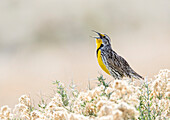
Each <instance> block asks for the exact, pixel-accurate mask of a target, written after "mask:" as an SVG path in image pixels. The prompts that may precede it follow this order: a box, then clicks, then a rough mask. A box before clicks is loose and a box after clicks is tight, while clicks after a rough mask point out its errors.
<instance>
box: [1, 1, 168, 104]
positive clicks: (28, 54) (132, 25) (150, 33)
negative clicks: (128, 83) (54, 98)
mask: <svg viewBox="0 0 170 120" xmlns="http://www.w3.org/2000/svg"><path fill="white" fill-rule="evenodd" d="M91 30H96V31H98V32H102V33H106V34H108V35H109V36H110V38H111V39H112V48H113V49H114V50H115V51H116V52H117V53H118V54H120V55H121V56H123V57H124V58H125V59H126V60H127V61H128V62H129V64H130V65H131V66H132V68H133V69H134V70H135V71H137V72H138V73H139V74H141V75H143V76H148V77H149V78H154V75H156V74H157V73H158V72H159V70H160V69H164V68H169V69H170V54H169V53H170V1H169V0H149V1H148V0H128V1H127V0H107V1H106V0H84V1H80V0H67V1H66V0H27V1H25V0H1V1H0V106H2V105H6V104H7V105H9V106H10V107H14V105H15V104H17V103H18V98H19V97H20V96H21V95H23V94H29V95H30V96H31V98H32V100H33V101H36V100H41V98H40V97H41V96H47V97H48V96H51V94H53V87H54V86H53V84H52V83H53V81H55V80H60V81H61V82H62V83H64V84H65V86H66V87H68V86H69V84H70V83H71V81H74V83H75V84H76V85H77V88H78V89H80V90H86V89H87V86H88V81H89V80H94V79H95V78H96V77H97V76H99V73H102V74H103V75H104V77H106V78H108V79H110V80H112V79H113V78H112V77H110V76H108V75H106V74H105V73H104V72H103V71H102V70H101V69H100V67H99V65H98V64H97V60H96V54H95V53H96V51H95V47H96V45H95V40H94V39H92V38H90V37H89V36H95V35H96V34H94V33H92V32H91ZM95 82H96V81H95ZM48 98H49V97H48Z"/></svg>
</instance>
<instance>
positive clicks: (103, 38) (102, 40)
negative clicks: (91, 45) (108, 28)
mask: <svg viewBox="0 0 170 120" xmlns="http://www.w3.org/2000/svg"><path fill="white" fill-rule="evenodd" d="M92 31H93V32H95V33H97V34H98V35H99V36H98V37H93V38H96V44H97V46H101V45H103V46H106V45H110V38H109V36H108V35H106V34H102V33H99V32H96V31H94V30H92Z"/></svg>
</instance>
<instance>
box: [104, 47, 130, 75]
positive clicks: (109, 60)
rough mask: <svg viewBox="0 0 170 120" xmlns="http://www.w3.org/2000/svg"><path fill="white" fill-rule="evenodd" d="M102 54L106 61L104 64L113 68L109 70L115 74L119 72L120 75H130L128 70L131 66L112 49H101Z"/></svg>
mask: <svg viewBox="0 0 170 120" xmlns="http://www.w3.org/2000/svg"><path fill="white" fill-rule="evenodd" d="M103 55H104V57H105V59H106V62H105V63H104V64H106V66H108V67H110V68H111V69H109V68H108V69H109V70H114V71H110V72H116V74H119V75H120V76H121V77H123V76H128V77H130V74H129V72H130V71H129V70H130V69H131V68H130V66H129V64H128V63H127V62H126V60H125V59H124V58H123V57H121V56H119V55H118V54H117V53H116V52H114V51H113V50H112V49H108V50H107V51H103Z"/></svg>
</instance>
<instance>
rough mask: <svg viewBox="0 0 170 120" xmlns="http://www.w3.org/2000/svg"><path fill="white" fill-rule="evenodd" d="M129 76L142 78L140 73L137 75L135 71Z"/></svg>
mask: <svg viewBox="0 0 170 120" xmlns="http://www.w3.org/2000/svg"><path fill="white" fill-rule="evenodd" d="M131 76H132V77H134V78H136V79H144V78H143V77H142V76H141V75H139V74H138V73H136V72H135V71H133V72H132V73H131Z"/></svg>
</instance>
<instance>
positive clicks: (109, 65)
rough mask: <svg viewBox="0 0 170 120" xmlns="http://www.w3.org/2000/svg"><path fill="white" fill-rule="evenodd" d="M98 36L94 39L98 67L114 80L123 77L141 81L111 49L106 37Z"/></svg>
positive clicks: (109, 41) (140, 77) (103, 35)
mask: <svg viewBox="0 0 170 120" xmlns="http://www.w3.org/2000/svg"><path fill="white" fill-rule="evenodd" d="M93 32H95V33H97V34H98V35H99V36H98V37H94V38H95V39H96V45H97V48H96V54H97V61H98V63H99V65H100V67H101V68H102V69H103V70H104V71H105V72H106V73H107V74H109V75H111V76H113V78H115V79H119V80H120V79H122V78H123V77H129V78H135V79H143V77H142V76H140V75H139V74H137V73H136V72H135V71H134V70H133V69H132V68H131V67H130V65H129V64H128V63H127V61H126V60H125V59H124V58H123V57H121V56H120V55H118V54H117V53H116V52H115V51H114V50H113V49H112V47H111V40H110V38H109V36H108V35H106V34H102V33H99V32H96V31H94V30H93Z"/></svg>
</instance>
